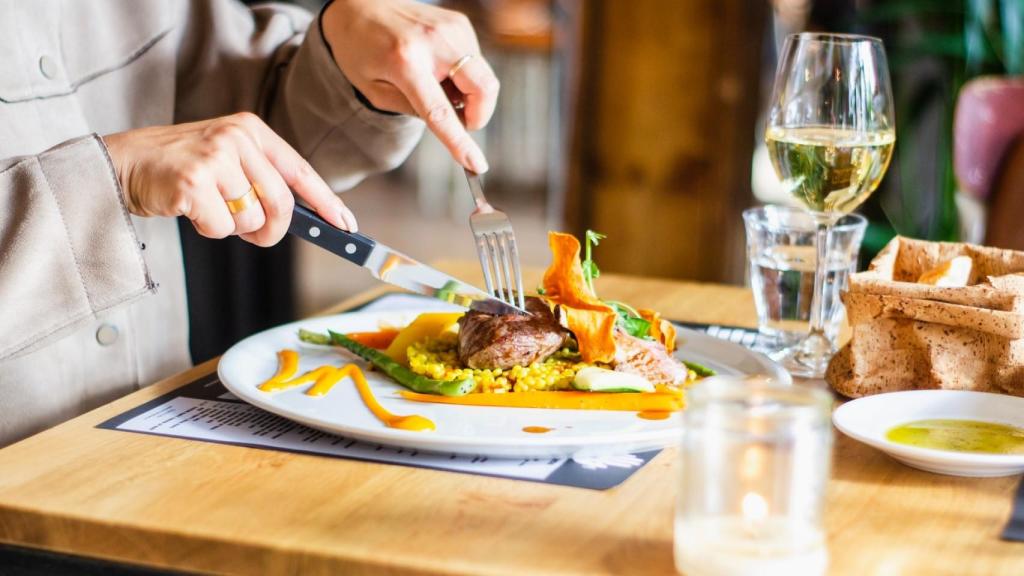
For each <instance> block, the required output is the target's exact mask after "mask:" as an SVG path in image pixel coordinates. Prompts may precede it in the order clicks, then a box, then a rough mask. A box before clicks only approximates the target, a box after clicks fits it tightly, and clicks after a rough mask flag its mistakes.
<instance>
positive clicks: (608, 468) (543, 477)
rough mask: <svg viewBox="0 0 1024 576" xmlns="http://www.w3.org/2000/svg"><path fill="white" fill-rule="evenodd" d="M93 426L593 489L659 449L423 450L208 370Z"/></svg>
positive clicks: (744, 340)
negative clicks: (352, 429) (305, 411)
mask: <svg viewBox="0 0 1024 576" xmlns="http://www.w3.org/2000/svg"><path fill="white" fill-rule="evenodd" d="M428 308H432V309H446V308H449V305H446V304H444V303H441V302H438V301H436V300H431V299H428V298H424V297H421V296H413V295H407V294H387V295H384V296H381V297H380V298H378V299H376V300H374V301H372V302H370V303H368V304H366V305H364V306H362V307H360V308H357V309H356V310H359V311H377V310H408V309H420V310H422V309H428ZM456 309H457V308H456ZM356 310H352V311H356ZM683 325H685V326H688V327H692V328H697V329H701V330H704V331H706V332H708V333H709V334H711V335H712V336H716V337H719V338H723V339H726V340H730V341H733V342H737V343H740V344H744V345H747V346H750V345H752V344H753V343H755V341H756V336H755V335H756V334H757V333H756V332H752V331H750V330H747V329H743V328H735V327H728V326H708V325H694V324H683ZM751 334H753V335H751ZM748 342H749V344H748ZM97 428H102V429H107V430H118V431H125V432H135V433H141V434H153V435H157V436H170V437H175V438H186V439H190V440H198V441H202V442H214V443H218V444H230V445H233V446H245V447H249V448H259V449H265V450H283V451H287V452H297V453H303V454H316V455H321V456H329V457H336V458H349V459H354V460H364V461H372V462H382V463H388V464H398V465H402V466H415V467H420V468H430V469H435V470H446V471H450V472H460V473H468V474H479V475H484V476H497V477H502V478H511V479H516V480H527V481H533V482H545V483H548V484H559V485H563V486H573V487H577V488H588V489H593V490H605V489H608V488H612V487H614V486H617V485H619V484H621V483H622V482H624V481H625V480H626V479H628V478H629V477H630V476H632V475H633V474H634V473H635V472H636V471H637V470H639V469H640V468H641V467H642V466H643V465H644V464H646V463H647V462H649V461H650V460H651V459H652V458H654V457H655V456H656V455H657V454H658V453H659V452H660V450H654V451H649V452H643V453H638V454H626V455H621V456H609V457H594V458H577V459H572V458H543V459H536V458H525V459H524V458H517V459H508V458H488V457H486V456H476V457H473V456H463V455H458V454H444V453H432V452H421V451H417V450H409V449H403V448H398V447H392V446H385V445H381V444H373V443H367V442H361V441H358V440H354V439H351V438H345V437H343V436H336V435H333V434H329V433H326V432H321V431H319V430H314V429H312V428H309V427H307V426H303V425H302V424H299V423H297V422H293V421H291V420H288V419H286V418H282V417H280V416H277V415H274V414H271V413H270V412H266V411H264V410H262V409H260V408H257V407H255V406H252V405H250V404H247V403H245V402H242V401H241V400H239V399H238V398H237V397H235V396H234V395H233V394H231V393H230V392H228V391H227V389H226V388H224V385H223V384H221V383H220V381H219V380H218V379H217V375H216V374H207V375H205V376H203V377H201V378H199V379H197V380H195V381H194V382H190V383H188V384H186V385H184V386H181V387H179V388H177V389H175V390H173V391H171V392H169V393H167V394H165V395H163V396H160V397H159V398H155V399H153V400H150V401H149V402H146V403H144V404H142V405H139V406H136V407H135V408H132V409H131V410H128V411H127V412H124V413H122V414H119V415H117V416H115V417H113V418H111V419H109V420H107V421H105V422H102V423H101V424H98V425H97Z"/></svg>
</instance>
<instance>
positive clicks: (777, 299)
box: [743, 205, 867, 353]
mask: <svg viewBox="0 0 1024 576" xmlns="http://www.w3.org/2000/svg"><path fill="white" fill-rule="evenodd" d="M743 223H744V225H745V226H746V231H747V262H748V264H749V265H750V289H751V291H752V292H753V294H754V307H755V308H756V309H757V328H758V331H759V332H760V333H761V336H762V338H760V339H759V340H760V341H761V342H763V344H762V345H761V346H760V348H761V350H762V351H763V352H766V353H772V352H775V351H777V350H779V349H780V348H784V347H787V346H792V345H793V344H795V343H797V342H798V341H799V340H800V339H801V338H802V337H803V336H805V335H806V334H807V331H808V324H809V322H810V318H811V300H812V299H813V295H814V273H815V266H816V264H817V251H816V249H815V244H814V240H815V235H816V225H815V222H814V218H812V217H811V215H810V214H808V213H807V211H806V210H801V209H800V208H794V207H790V206H771V205H769V206H761V207H759V208H750V209H747V210H744V211H743ZM865 228H867V220H866V219H865V218H864V217H863V216H860V215H858V214H847V215H845V216H843V217H842V218H840V219H839V220H838V221H836V224H835V225H834V226H833V227H832V229H831V232H830V237H829V239H828V244H829V247H830V250H829V257H828V261H827V263H828V266H827V267H826V273H825V289H824V292H823V296H822V298H823V307H824V309H823V311H822V316H823V318H824V328H825V335H826V336H828V338H829V339H830V340H832V341H835V339H836V337H837V336H838V334H839V328H840V326H841V325H842V322H843V312H844V310H843V303H842V301H841V300H840V299H839V295H840V293H841V292H842V291H843V290H845V289H846V284H847V279H848V278H849V276H850V274H852V273H854V272H856V271H857V256H858V254H859V253H860V243H861V240H863V238H864V230H865Z"/></svg>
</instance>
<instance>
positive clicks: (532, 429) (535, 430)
mask: <svg viewBox="0 0 1024 576" xmlns="http://www.w3.org/2000/svg"><path fill="white" fill-rule="evenodd" d="M551 430H552V428H548V427H547V426H524V427H523V432H528V433H530V434H544V433H545V432H551Z"/></svg>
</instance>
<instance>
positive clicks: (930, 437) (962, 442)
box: [885, 418, 1024, 454]
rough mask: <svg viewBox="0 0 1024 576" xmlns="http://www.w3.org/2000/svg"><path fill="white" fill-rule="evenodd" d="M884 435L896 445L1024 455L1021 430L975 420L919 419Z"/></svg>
mask: <svg viewBox="0 0 1024 576" xmlns="http://www.w3.org/2000/svg"><path fill="white" fill-rule="evenodd" d="M885 438H886V440H889V441H890V442H896V443H897V444H906V445H908V446H915V447H917V448H931V449H933V450H947V451H952V452H978V453H983V454H1024V429H1022V428H1018V427H1016V426H1009V425H1006V424H997V423H995V422H981V421H978V420H961V419H955V418H937V419H930V420H918V421H915V422H908V423H907V424H901V425H899V426H895V427H893V428H891V429H890V430H889V431H888V432H886V433H885Z"/></svg>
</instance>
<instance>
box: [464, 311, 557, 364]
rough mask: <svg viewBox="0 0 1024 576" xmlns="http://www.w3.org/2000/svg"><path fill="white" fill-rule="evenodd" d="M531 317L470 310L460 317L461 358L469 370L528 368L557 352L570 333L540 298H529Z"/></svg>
mask: <svg viewBox="0 0 1024 576" xmlns="http://www.w3.org/2000/svg"><path fill="white" fill-rule="evenodd" d="M526 310H527V311H529V312H530V313H531V314H532V316H521V315H515V314H509V315H501V316H496V315H492V314H485V313H483V312H476V311H472V310H471V311H469V312H467V313H466V314H465V315H464V316H463V317H462V318H459V359H460V360H462V363H463V364H465V365H466V366H469V367H470V368H486V369H493V368H501V369H505V368H511V367H512V366H528V365H530V364H532V363H534V362H539V361H542V360H545V359H546V358H547V357H549V356H551V355H552V354H554V353H555V352H557V351H558V350H559V349H560V348H561V347H562V345H563V344H565V341H566V339H568V338H569V336H570V334H569V331H568V330H566V329H565V328H563V327H562V326H561V325H560V324H559V323H558V320H556V319H555V316H554V315H553V314H552V313H551V310H550V309H548V306H547V304H545V303H544V302H543V301H541V300H540V299H539V298H527V299H526Z"/></svg>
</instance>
